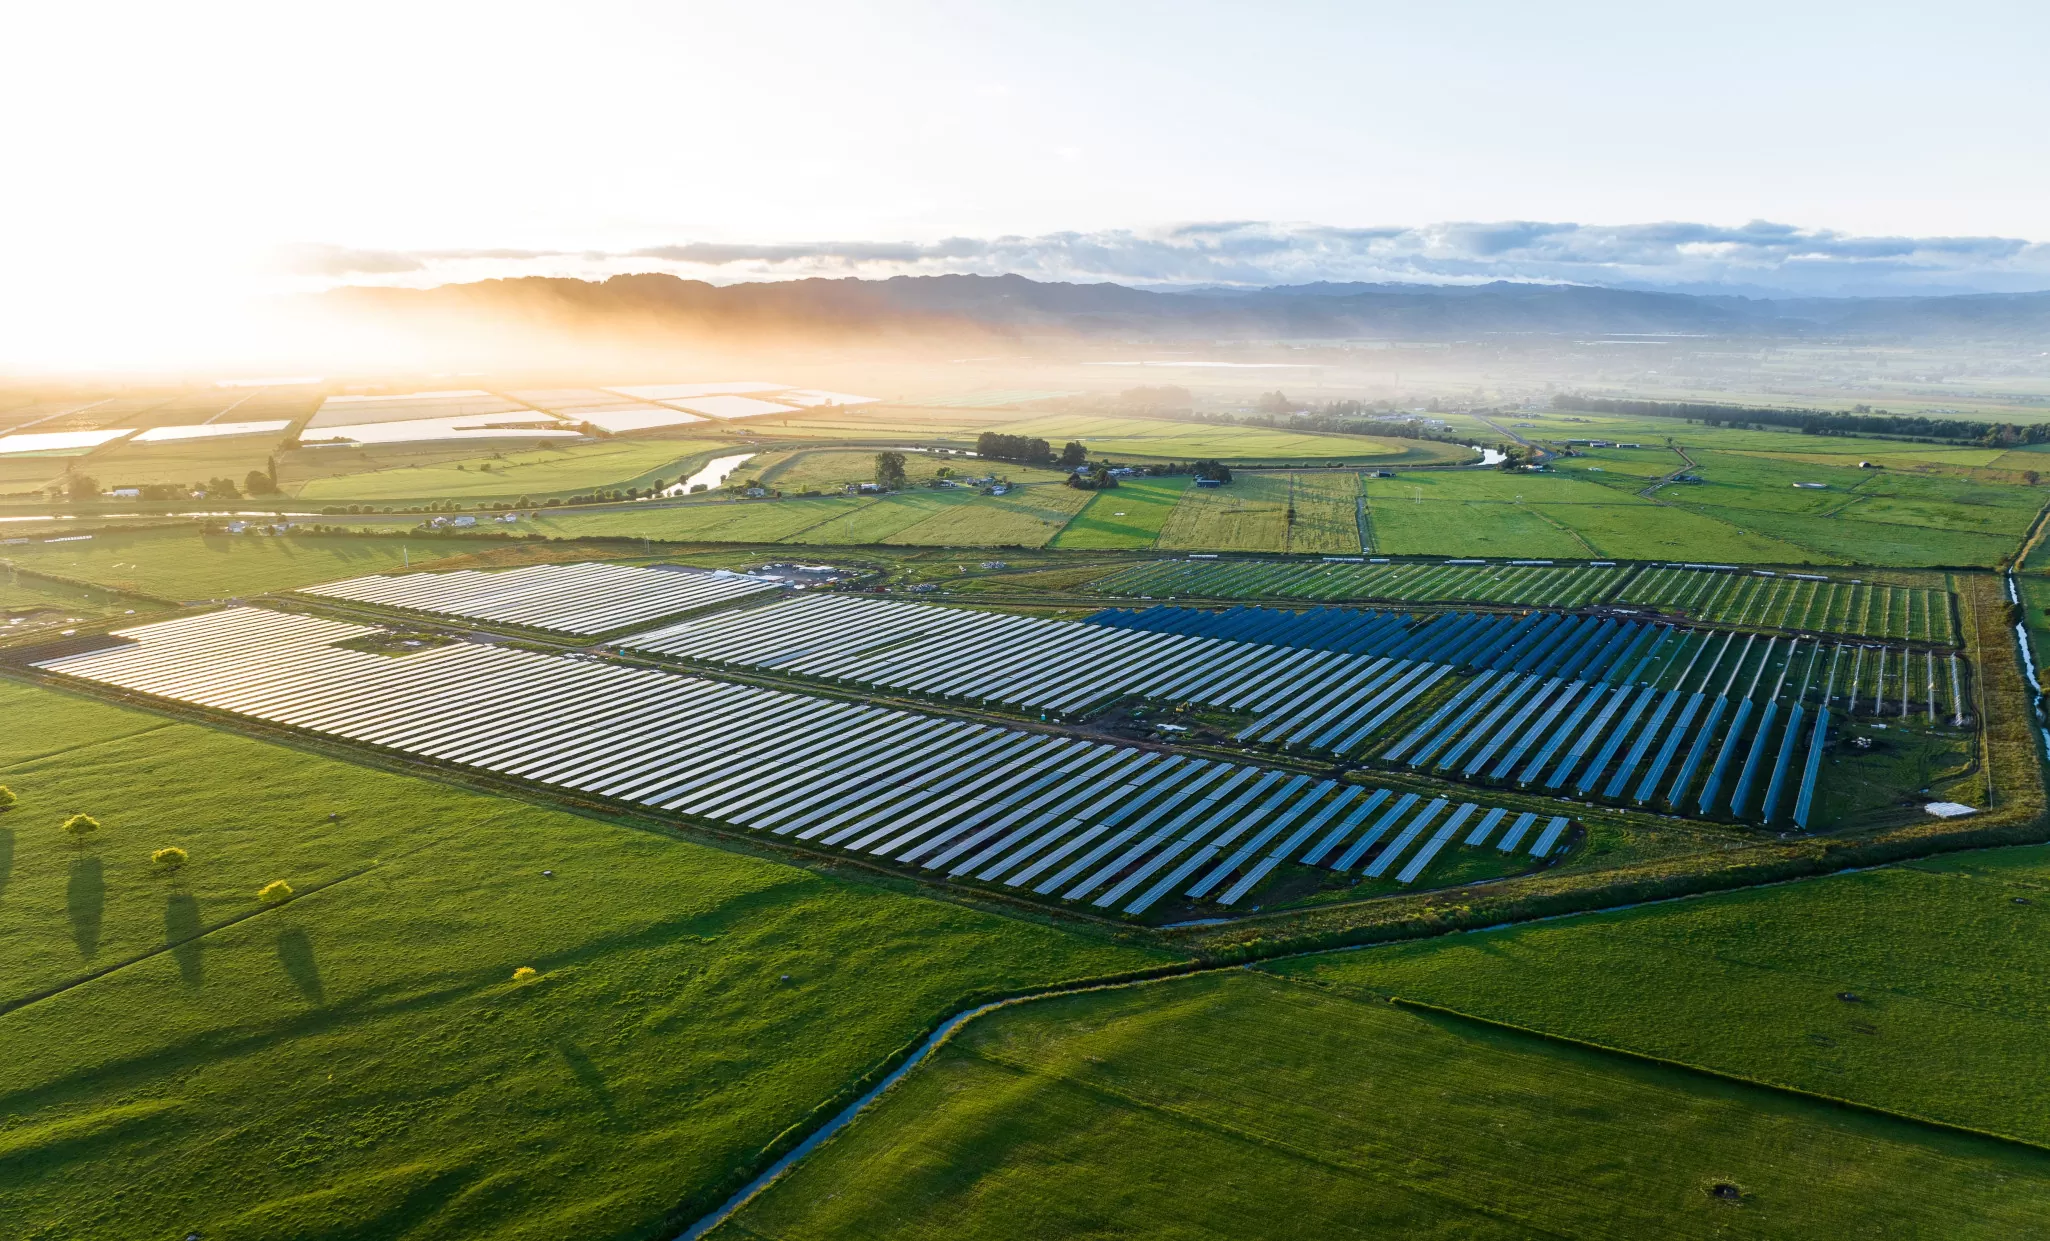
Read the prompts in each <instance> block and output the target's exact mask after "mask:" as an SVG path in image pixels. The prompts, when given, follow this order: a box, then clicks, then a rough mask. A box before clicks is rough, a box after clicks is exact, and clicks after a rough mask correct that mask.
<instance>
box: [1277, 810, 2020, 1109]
mask: <svg viewBox="0 0 2050 1241" xmlns="http://www.w3.org/2000/svg"><path fill="white" fill-rule="evenodd" d="M2045 856H2046V854H2045V850H2044V849H2043V848H2042V847H2040V846H2039V847H2033V848H2028V849H2021V850H2010V851H2000V852H1994V853H1988V854H1983V855H1977V856H1976V857H1975V858H1973V859H1971V860H1966V859H1962V858H1961V859H1959V860H1958V861H1957V862H1955V863H1953V865H1955V866H1957V867H1958V871H1957V872H1937V871H1931V870H1923V869H1908V868H1893V869H1886V870H1879V871H1868V872H1864V873H1860V874H1852V875H1841V876H1836V877H1833V878H1828V879H1819V880H1812V881H1808V882H1804V883H1799V884H1794V885H1788V886H1784V887H1778V888H1764V889H1758V890H1754V891H1749V892H1741V893H1734V894H1729V895H1722V896H1713V897H1705V898H1702V899H1699V900H1691V901H1682V902H1676V903H1672V904H1666V905H1657V906H1648V907H1643V908H1639V909H1633V910H1627V911H1623V912H1620V913H1614V914H1603V915H1595V916H1589V917H1584V918H1577V919H1571V920H1566V921H1560V922H1552V923H1546V924H1542V925H1532V926H1525V927H1518V928H1514V929H1508V930H1502V931H1490V932H1484V933H1477V934H1472V935H1462V936H1457V937H1453V938H1450V939H1445V940H1439V941H1433V942H1428V943H1416V944H1408V945H1401V946H1395V947H1388V948H1377V949H1372V950H1369V951H1363V952H1354V953H1339V954H1331V955H1328V956H1322V957H1310V958H1303V959H1300V960H1297V961H1292V962H1285V963H1279V964H1276V965H1274V966H1271V967H1269V968H1272V969H1274V970H1275V971H1277V972H1280V973H1283V974H1286V975H1289V976H1292V977H1297V978H1302V979H1306V980H1310V981H1314V982H1318V983H1323V984H1329V985H1332V986H1335V987H1340V988H1345V989H1350V990H1353V991H1356V992H1359V993H1362V994H1382V995H1397V996H1402V997H1404V998H1408V999H1416V1000H1424V1001H1428V1002H1431V1003H1434V1004H1442V1005H1445V1006H1448V1007H1451V1008H1455V1009H1458V1010H1460V1011H1462V1012H1468V1013H1473V1014H1476V1015H1478V1016H1483V1017H1488V1018H1493V1019H1496V1020H1500V1021H1507V1022H1512V1023H1515V1024H1517V1025H1522V1026H1527V1027H1531V1028H1535V1029H1539V1030H1543V1031H1546V1032H1548V1033H1554V1034H1561V1035H1566V1036H1569V1037H1572V1038H1578V1039H1586V1040H1589V1041H1592V1042H1596V1043H1601V1044H1604V1045H1608V1046H1612V1047H1620V1048H1625V1049H1628V1050H1631V1051H1637V1052H1642V1053H1645V1054H1649V1055H1654V1056H1660V1057H1665V1058H1669V1059H1673V1060H1680V1061H1684V1062H1686V1063H1690V1064H1699V1065H1703V1066H1706V1067H1708V1068H1712V1069H1716V1070H1718V1071H1721V1072H1725V1073H1732V1074H1736V1075H1739V1076H1742V1077H1746V1078H1750V1079H1753V1080H1757V1081H1764V1082H1770V1083H1773V1084H1776V1085H1783V1086H1792V1087H1797V1088H1799V1089H1803V1090H1810V1091H1815V1092H1817V1093H1821V1094H1827V1095H1831V1096H1834V1097H1837V1098H1845V1099H1852V1100H1855V1101H1857V1102H1861V1103H1868V1104H1871V1105H1873V1106H1876V1107H1882V1108H1887V1109H1889V1110H1893V1111H1898V1112H1903V1113H1908V1114H1911V1115H1916V1116H1926V1117H1931V1118H1934V1119H1937V1120H1943V1121H1948V1122H1950V1123H1953V1124H1959V1125H1966V1126H1970V1127H1973V1128H1977V1129H1984V1130H1989V1131H1992V1132H1996V1133H2004V1134H2009V1135H2013V1136H2016V1137H2020V1138H2024V1139H2027V1140H2029V1141H2033V1142H2038V1143H2042V1144H2045V1145H2050V1102H2046V1101H2045V1100H2044V1099H2043V1098H2042V1096H2041V1094H2040V1092H2038V1091H2035V1090H2034V1089H2033V1088H2032V1087H2031V1085H2030V1083H2031V1082H2032V1081H2033V1080H2034V1079H2035V1077H2036V1076H2037V1075H2038V1066H2040V1065H2041V1064H2042V1063H2043V1060H2044V1058H2045V1056H2046V1055H2050V1033H2046V1032H2045V1029H2044V1017H2045V1015H2046V1014H2050V957H2046V956H2045V954H2044V951H2043V949H2044V947H2045V945H2046V944H2050V893H2046V892H2045V891H2044V889H2043V888H2042V887H2040V886H2035V885H2040V883H2041V878H2040V877H2041V876H2042V875H2043V874H2044V873H2045V868H2044V858H2045ZM1978 858H1984V859H1992V860H1996V862H1997V861H1998V860H2000V859H2008V860H2007V861H2005V862H2004V863H2003V865H2004V867H2005V869H2004V871H2001V872H1998V873H1999V874H2000V877H1998V878H1996V877H1994V876H1993V875H1992V874H1981V871H1982V870H1983V869H1985V868H1986V866H1987V864H1986V863H1983V862H1980V861H1979V860H1977V859H1978ZM1967 872H1968V873H1967ZM1975 876H1977V877H1975ZM2017 898H2020V899H2019V900H2017ZM1846 994H1848V995H1851V996H1854V997H1855V999H1853V1000H1846V999H1844V998H1842V997H1843V996H1844V995H1846Z"/></svg>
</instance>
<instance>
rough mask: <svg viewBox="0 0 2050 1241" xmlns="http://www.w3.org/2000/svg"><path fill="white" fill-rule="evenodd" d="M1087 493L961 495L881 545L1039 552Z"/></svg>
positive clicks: (1062, 489)
mask: <svg viewBox="0 0 2050 1241" xmlns="http://www.w3.org/2000/svg"><path fill="white" fill-rule="evenodd" d="M1092 494H1093V493H1091V492H1087V491H1081V490H1077V489H1076V488H1074V487H1067V486H1063V485H1060V484H1058V483H1037V484H1034V485H1031V486H1021V487H1014V488H1012V489H1011V490H1010V491H1009V492H1007V493H1006V494H1004V495H1000V496H968V495H963V496H962V497H961V499H960V500H959V501H957V502H955V503H952V504H948V505H945V506H944V507H942V508H940V509H939V510H938V511H936V512H934V513H933V514H932V515H931V516H929V517H927V518H926V519H925V520H924V521H921V522H919V523H918V524H917V525H913V526H906V527H905V528H904V529H902V530H899V531H898V532H897V533H896V534H895V535H893V536H891V537H890V538H888V539H885V540H883V541H884V542H887V543H895V544H899V545H902V546H907V547H1040V546H1043V545H1044V544H1045V543H1046V542H1047V540H1049V539H1051V538H1053V537H1054V536H1055V535H1057V534H1059V533H1060V532H1061V530H1062V529H1063V528H1065V527H1066V526H1067V524H1068V522H1070V521H1071V520H1073V519H1074V516H1075V514H1076V513H1079V512H1081V511H1082V507H1083V505H1085V504H1087V503H1089V500H1090V497H1091V495H1092Z"/></svg>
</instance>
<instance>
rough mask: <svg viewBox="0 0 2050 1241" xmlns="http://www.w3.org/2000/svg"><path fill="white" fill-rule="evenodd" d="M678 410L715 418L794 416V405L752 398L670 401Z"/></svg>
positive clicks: (736, 397)
mask: <svg viewBox="0 0 2050 1241" xmlns="http://www.w3.org/2000/svg"><path fill="white" fill-rule="evenodd" d="M665 403H666V404H670V405H674V406H676V407H677V408H678V409H687V410H690V411H691V412H692V413H694V414H710V415H711V416H712V417H714V418H758V417H760V416H761V415H763V414H794V413H796V412H797V407H796V406H794V405H778V404H777V403H776V402H774V401H758V400H756V399H755V398H753V397H751V396H701V397H696V398H693V399H691V400H688V401H669V402H665Z"/></svg>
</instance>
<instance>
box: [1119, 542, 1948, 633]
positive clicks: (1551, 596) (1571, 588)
mask: <svg viewBox="0 0 2050 1241" xmlns="http://www.w3.org/2000/svg"><path fill="white" fill-rule="evenodd" d="M1090 589H1091V590H1092V591H1094V592H1096V593H1098V594H1105V595H1123V596H1140V597H1143V598H1149V599H1161V598H1168V599H1172V598H1197V599H1299V600H1302V601H1304V602H1316V603H1332V602H1347V601H1353V600H1375V599H1389V600H1401V601H1405V602H1416V603H1446V602H1456V603H1493V604H1505V605H1511V606H1526V607H1555V608H1573V607H1586V606H1589V605H1594V604H1602V603H1611V604H1616V605H1623V604H1636V605H1645V606H1647V607H1649V608H1651V609H1652V610H1656V611H1661V612H1673V613H1678V614H1682V615H1685V616H1689V617H1692V618H1694V619H1697V620H1702V621H1708V622H1712V623H1722V624H1730V625H1738V626H1753V627H1759V628H1768V629H1800V630H1809V631H1813V632H1821V633H1840V634H1846V635H1849V636H1852V637H1860V638H1897V639H1901V640H1903V641H1911V642H1913V641H1919V642H1934V643H1940V644H1945V645H1948V644H1952V643H1955V642H1956V640H1957V631H1956V624H1955V620H1954V618H1953V607H1952V604H1951V600H1950V592H1949V591H1948V590H1945V589H1942V588H1940V587H1930V586H1911V585H1905V584H1901V585H1896V584H1892V583H1885V582H1866V581H1864V580H1862V579H1858V578H1845V577H1841V576H1828V575H1824V574H1820V573H1796V572H1775V571H1771V570H1755V569H1754V570H1745V569H1742V568H1740V567H1739V566H1736V565H1706V564H1669V565H1628V566H1620V567H1619V566H1617V565H1615V564H1609V563H1602V562H1595V563H1590V564H1584V565H1561V564H1555V563H1554V562H1552V561H1529V560H1511V561H1504V562H1499V563H1493V564H1491V563H1488V562H1485V561H1475V560H1449V561H1404V562H1401V563H1395V562H1391V561H1389V560H1387V559H1380V560H1372V559H1353V560H1333V559H1329V558H1327V559H1325V560H1323V561H1319V562H1310V563H1302V562H1297V563H1289V562H1275V561H1262V560H1220V559H1218V558H1216V557H1214V556H1212V557H1203V558H1198V557H1191V558H1189V559H1185V560H1162V561H1151V562H1146V563H1141V564H1135V565H1132V566H1130V567H1128V568H1124V569H1120V570H1118V571H1116V572H1114V573H1110V574H1108V575H1106V576H1104V577H1102V578H1100V579H1098V580H1097V581H1095V582H1093V583H1091V585H1090Z"/></svg>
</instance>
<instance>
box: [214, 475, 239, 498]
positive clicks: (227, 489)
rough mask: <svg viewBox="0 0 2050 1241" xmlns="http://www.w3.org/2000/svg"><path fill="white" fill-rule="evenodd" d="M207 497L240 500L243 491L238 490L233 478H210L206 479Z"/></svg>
mask: <svg viewBox="0 0 2050 1241" xmlns="http://www.w3.org/2000/svg"><path fill="white" fill-rule="evenodd" d="M206 498H207V499H209V500H239V499H241V498H242V493H241V492H240V491H238V490H236V487H235V480H234V479H232V478H209V479H207V480H206Z"/></svg>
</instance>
